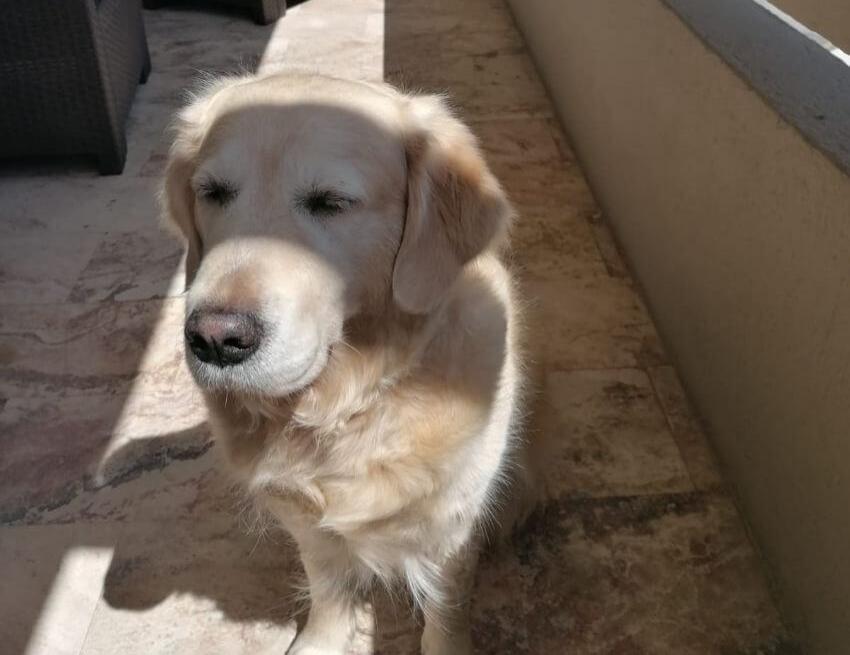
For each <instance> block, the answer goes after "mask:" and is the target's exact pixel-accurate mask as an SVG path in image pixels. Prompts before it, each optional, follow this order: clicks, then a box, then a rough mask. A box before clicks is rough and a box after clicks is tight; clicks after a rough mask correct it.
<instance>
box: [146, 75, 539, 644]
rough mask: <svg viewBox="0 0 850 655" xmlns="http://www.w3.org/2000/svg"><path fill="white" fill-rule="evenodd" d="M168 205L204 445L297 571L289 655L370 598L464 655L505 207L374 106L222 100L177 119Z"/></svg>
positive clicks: (502, 473)
mask: <svg viewBox="0 0 850 655" xmlns="http://www.w3.org/2000/svg"><path fill="white" fill-rule="evenodd" d="M163 205H164V211H165V214H166V217H167V219H168V221H169V222H170V223H171V224H172V225H174V226H176V227H177V228H179V231H180V233H181V234H182V236H183V237H184V238H185V239H186V241H187V242H188V254H187V285H188V291H187V297H186V303H187V306H186V323H185V338H186V353H187V360H188V364H189V368H190V369H191V371H192V374H193V376H194V378H195V379H196V381H197V383H198V385H199V386H200V387H201V389H202V390H203V393H204V396H205V398H206V401H207V404H208V407H209V411H210V420H211V424H212V427H213V432H214V434H215V437H216V440H217V441H218V442H219V444H220V447H221V448H222V451H223V453H224V455H225V457H226V460H227V461H228V462H229V464H230V465H231V466H232V469H233V470H234V472H235V474H236V476H237V477H238V479H239V480H240V481H241V483H242V484H243V485H244V487H245V489H246V490H247V492H248V493H249V494H250V496H251V497H252V498H253V499H254V500H255V501H256V503H258V504H259V505H260V506H261V507H262V508H264V510H266V511H268V512H269V513H271V515H273V516H274V517H275V519H276V520H277V521H279V522H280V524H282V526H283V527H285V528H286V530H287V531H288V532H289V533H290V534H291V535H292V537H293V538H294V540H295V541H296V543H297V545H298V549H299V552H300V555H301V558H302V561H303V565H304V569H305V571H306V575H307V582H308V585H309V593H310V601H311V603H310V612H309V616H308V619H307V623H306V626H305V627H304V629H303V630H302V631H301V632H300V634H299V635H298V636H297V638H296V640H295V641H294V643H293V644H292V645H291V647H290V649H289V651H288V652H289V653H290V654H292V655H296V654H297V655H319V654H322V655H331V654H342V653H344V652H345V651H346V649H347V647H348V645H349V644H350V642H351V639H352V635H353V634H354V631H355V626H356V616H360V612H361V609H360V604H361V602H362V598H363V595H364V592H365V591H366V590H367V589H368V588H369V587H370V586H371V585H372V584H374V583H375V582H376V581H378V582H382V583H386V584H393V583H395V582H401V583H403V584H405V585H406V586H407V588H408V589H409V591H410V593H411V595H412V597H413V599H414V600H415V602H416V603H417V605H418V606H419V607H421V608H422V610H423V613H424V616H425V627H424V632H423V636H422V652H423V653H426V654H428V655H438V654H464V653H469V652H471V642H470V635H469V622H468V601H469V595H470V586H471V582H472V578H473V574H474V568H475V562H476V556H477V548H478V540H477V535H479V534H480V532H481V530H482V526H483V524H484V523H485V522H486V520H487V519H488V517H491V516H492V515H493V513H494V510H495V508H496V506H497V505H499V504H500V501H499V499H498V497H499V496H500V495H502V496H505V495H506V493H505V485H506V481H507V479H508V478H509V477H510V476H509V474H510V472H511V465H510V461H511V460H512V453H514V452H515V450H516V447H515V446H516V443H517V442H518V437H517V435H516V433H517V424H518V419H519V416H520V394H521V386H522V366H521V362H520V361H519V360H520V357H519V354H518V353H519V349H518V346H517V340H518V316H517V314H518V312H517V309H516V301H515V299H514V298H513V294H514V291H513V283H512V278H511V275H510V273H509V272H508V270H507V268H506V267H505V266H504V265H503V264H502V262H501V259H500V252H501V249H502V246H503V245H504V244H505V240H506V238H507V230H508V224H509V222H510V219H511V217H512V209H511V206H510V204H509V202H508V200H507V199H506V197H505V194H504V193H503V191H502V189H501V187H500V185H499V183H498V182H497V180H496V179H495V177H494V176H493V174H492V173H491V172H490V170H489V169H488V167H487V165H486V163H485V161H484V159H483V158H482V155H481V153H480V151H479V149H478V147H477V145H476V140H475V138H474V137H473V135H472V133H471V132H470V130H469V129H468V128H467V127H466V126H464V125H463V124H462V123H461V122H460V121H459V120H458V119H457V118H456V117H455V116H453V114H452V112H451V111H450V110H449V109H448V107H447V105H446V103H445V101H444V100H443V99H442V98H441V97H437V96H432V95H411V94H405V93H402V92H400V91H397V90H395V89H394V88H392V87H389V86H385V85H380V84H369V83H364V82H352V81H343V80H338V79H332V78H327V77H322V76H316V75H297V74H285V75H284V74H278V75H271V76H263V77H254V76H248V77H240V78H227V79H221V80H218V81H216V82H213V83H211V84H209V85H208V87H207V88H206V89H205V90H204V91H202V92H201V93H200V94H198V95H197V96H196V97H195V98H194V100H193V101H192V102H191V103H190V105H189V106H188V107H187V108H186V109H185V110H184V111H182V113H181V114H180V115H179V118H178V121H177V135H176V138H175V141H174V144H173V147H172V149H171V154H170V158H169V162H168V166H167V170H166V175H165V183H164V189H163ZM508 493H509V494H512V493H514V492H513V491H511V492H508Z"/></svg>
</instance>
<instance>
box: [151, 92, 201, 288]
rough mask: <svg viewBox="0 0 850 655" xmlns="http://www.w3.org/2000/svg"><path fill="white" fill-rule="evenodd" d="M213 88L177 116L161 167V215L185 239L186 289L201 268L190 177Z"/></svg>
mask: <svg viewBox="0 0 850 655" xmlns="http://www.w3.org/2000/svg"><path fill="white" fill-rule="evenodd" d="M214 91H215V89H214V87H211V88H210V89H208V90H207V92H205V93H202V94H201V95H199V96H196V97H195V99H194V100H193V101H192V102H191V103H190V104H189V105H188V106H186V107H185V108H184V109H183V110H182V111H181V112H180V114H179V115H178V116H177V121H176V123H175V129H174V131H175V136H174V142H173V143H172V144H171V150H170V152H169V156H168V163H167V165H166V167H165V179H164V182H163V185H162V191H161V194H160V204H161V207H162V216H163V220H164V222H165V225H166V227H168V228H171V230H172V231H176V232H177V234H178V236H181V237H182V238H183V239H185V240H186V244H187V250H186V288H188V287H189V285H190V284H191V283H192V279H193V278H194V277H195V273H196V272H197V271H198V267H199V266H200V265H201V257H202V255H203V243H202V242H201V237H200V235H199V234H198V228H197V226H196V224H195V192H194V190H193V189H192V176H193V175H194V173H195V168H196V167H197V160H198V153H199V151H200V149H201V143H202V141H203V137H204V134H205V132H206V126H207V123H208V122H209V114H210V111H209V105H210V103H211V100H212V96H213V95H214Z"/></svg>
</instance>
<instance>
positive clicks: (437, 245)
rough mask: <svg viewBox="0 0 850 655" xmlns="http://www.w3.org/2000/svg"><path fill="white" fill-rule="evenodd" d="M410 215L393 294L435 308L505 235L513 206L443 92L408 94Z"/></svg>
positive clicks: (419, 309)
mask: <svg viewBox="0 0 850 655" xmlns="http://www.w3.org/2000/svg"><path fill="white" fill-rule="evenodd" d="M408 102H409V103H410V104H409V107H408V110H409V112H410V123H411V125H410V127H409V130H408V133H407V135H406V142H405V148H406V156H407V218H406V221H405V226H404V234H403V236H402V241H401V247H400V248H399V252H398V255H397V257H396V263H395V269H394V271H393V296H394V297H395V300H396V302H397V303H398V305H399V306H400V307H401V308H402V309H403V310H405V311H407V312H410V313H413V314H427V313H428V312H430V311H431V310H433V309H434V308H435V307H436V306H437V304H438V303H439V301H440V299H441V298H442V297H443V295H444V294H445V293H446V291H448V289H449V288H450V287H451V285H452V283H453V282H454V281H455V279H456V278H457V276H458V275H459V274H460V272H461V270H462V268H463V267H464V265H465V264H466V263H467V262H469V261H470V260H472V259H474V258H475V257H476V256H477V255H479V254H480V253H481V252H483V251H484V250H485V249H487V248H488V247H490V246H491V245H493V244H495V243H497V242H499V241H500V240H501V239H502V238H503V237H504V235H505V233H506V231H507V228H508V224H509V222H510V218H511V215H512V209H511V206H510V203H509V202H508V200H507V198H506V196H505V193H504V192H503V191H502V188H501V186H500V185H499V182H498V181H497V180H496V178H495V177H494V176H493V174H492V173H491V172H490V169H489V168H488V167H487V164H486V162H485V161H484V158H483V157H482V155H481V153H480V151H479V149H478V145H477V143H476V140H475V137H474V136H473V135H472V132H470V130H469V129H468V128H467V127H466V126H465V125H464V124H463V123H461V122H460V121H459V120H458V119H457V118H455V117H454V116H453V115H452V114H451V112H450V111H449V110H448V108H447V107H446V105H445V103H444V102H443V100H442V99H441V98H439V97H436V96H418V97H412V98H408Z"/></svg>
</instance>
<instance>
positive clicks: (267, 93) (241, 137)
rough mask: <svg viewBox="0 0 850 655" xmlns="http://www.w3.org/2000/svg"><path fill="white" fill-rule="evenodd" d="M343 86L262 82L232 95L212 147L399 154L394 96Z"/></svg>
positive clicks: (209, 140) (225, 104)
mask: <svg viewBox="0 0 850 655" xmlns="http://www.w3.org/2000/svg"><path fill="white" fill-rule="evenodd" d="M344 90H346V91H347V92H344V93H343V92H340V90H339V89H336V88H334V87H331V88H326V87H324V86H322V85H314V86H310V87H298V86H296V87H295V88H292V89H289V88H280V87H274V86H272V87H262V86H260V87H259V88H255V89H250V90H249V92H244V93H242V94H235V93H234V94H232V95H231V96H230V98H228V100H227V101H226V102H223V103H221V105H220V106H219V107H218V111H217V112H216V114H217V115H216V118H215V120H214V121H213V123H212V125H211V127H210V130H209V133H208V135H207V139H206V141H207V146H208V150H219V149H221V148H226V149H230V148H243V149H248V150H250V151H252V152H255V153H262V152H266V153H268V152H274V153H279V154H281V155H282V154H283V153H286V152H290V153H297V152H299V151H301V150H304V151H309V152H313V153H320V152H325V153H326V154H328V155H338V156H346V155H352V154H353V155H363V154H366V155H369V156H372V157H379V156H381V155H382V154H384V155H386V156H391V157H394V156H396V155H397V150H398V148H399V146H400V143H401V135H400V132H401V129H400V112H399V108H398V103H397V101H396V100H395V98H393V97H391V96H388V95H386V94H382V93H379V92H377V91H373V90H371V89H369V88H368V87H365V88H361V87H346V88H345V89H344Z"/></svg>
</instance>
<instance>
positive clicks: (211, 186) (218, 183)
mask: <svg viewBox="0 0 850 655" xmlns="http://www.w3.org/2000/svg"><path fill="white" fill-rule="evenodd" d="M198 193H199V194H200V196H201V198H203V199H204V200H209V201H210V202H214V203H215V204H217V205H218V206H219V207H224V206H225V205H226V204H227V203H229V202H230V201H232V200H233V199H234V198H235V197H236V193H237V191H236V187H235V186H233V185H232V184H231V183H230V182H227V181H225V180H204V181H203V182H201V183H200V184H199V185H198Z"/></svg>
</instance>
